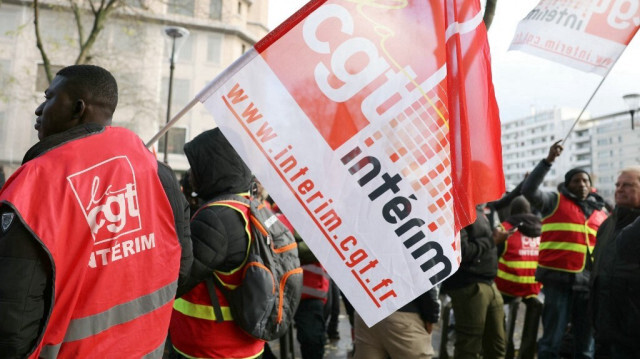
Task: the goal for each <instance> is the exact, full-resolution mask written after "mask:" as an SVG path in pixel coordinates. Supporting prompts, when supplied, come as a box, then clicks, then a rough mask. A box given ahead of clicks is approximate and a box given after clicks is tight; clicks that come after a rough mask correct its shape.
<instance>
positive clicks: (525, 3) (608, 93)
mask: <svg viewBox="0 0 640 359" xmlns="http://www.w3.org/2000/svg"><path fill="white" fill-rule="evenodd" d="M538 1H539V0H500V1H498V7H497V10H496V15H495V17H494V20H493V24H492V25H491V29H490V30H489V42H490V46H491V56H492V61H493V83H494V86H495V90H496V97H497V99H498V104H499V106H500V114H501V117H502V121H509V120H512V119H515V118H519V117H523V116H526V115H528V114H529V113H531V109H532V107H535V108H536V109H538V110H544V109H549V108H552V107H554V106H558V107H572V108H578V109H581V108H582V107H583V106H584V105H585V104H586V102H587V100H588V99H589V97H590V96H591V94H592V93H593V91H594V90H595V89H596V87H597V86H598V83H599V82H600V80H601V79H602V77H601V76H598V75H594V74H589V73H585V72H582V71H578V70H574V69H573V68H570V67H567V66H564V65H560V64H558V63H555V62H551V61H548V60H545V59H541V58H538V57H535V56H532V55H529V54H525V53H522V52H519V51H507V49H508V47H509V44H510V43H511V40H512V38H513V34H514V33H515V30H516V26H517V24H518V22H519V21H520V20H521V19H522V18H523V17H525V16H526V14H527V13H528V12H529V11H530V10H532V9H533V8H534V7H535V5H536V4H537V3H538ZM306 2H307V0H269V26H270V27H271V28H274V27H275V26H277V25H278V24H279V23H281V22H282V21H284V20H285V19H286V18H287V17H289V16H290V15H291V14H293V13H294V12H295V11H296V10H297V9H299V8H300V7H302V6H303V5H304V4H305V3H306ZM628 93H640V40H638V36H636V37H635V38H634V39H633V40H632V41H631V44H629V46H628V47H627V49H626V51H625V52H624V53H623V55H622V57H621V58H620V59H619V60H618V62H617V64H616V65H615V67H614V68H613V70H612V71H611V73H610V74H609V76H608V77H607V79H605V81H604V84H603V85H602V87H601V88H600V90H599V91H598V93H597V94H596V96H595V98H594V99H593V101H592V102H591V105H589V107H588V108H587V111H588V112H590V113H591V115H592V116H598V115H604V114H608V113H612V112H618V111H623V110H627V107H626V105H625V103H624V101H623V100H622V95H624V94H628Z"/></svg>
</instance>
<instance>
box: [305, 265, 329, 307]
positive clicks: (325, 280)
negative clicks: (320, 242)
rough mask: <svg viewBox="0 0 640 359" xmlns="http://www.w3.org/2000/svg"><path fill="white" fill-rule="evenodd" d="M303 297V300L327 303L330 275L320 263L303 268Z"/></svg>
mask: <svg viewBox="0 0 640 359" xmlns="http://www.w3.org/2000/svg"><path fill="white" fill-rule="evenodd" d="M302 273H303V276H302V296H301V299H302V300H305V299H310V298H311V299H322V301H323V302H324V303H326V302H327V296H328V293H329V274H328V273H327V271H326V270H324V268H323V267H322V265H321V264H320V263H312V264H305V265H303V266H302Z"/></svg>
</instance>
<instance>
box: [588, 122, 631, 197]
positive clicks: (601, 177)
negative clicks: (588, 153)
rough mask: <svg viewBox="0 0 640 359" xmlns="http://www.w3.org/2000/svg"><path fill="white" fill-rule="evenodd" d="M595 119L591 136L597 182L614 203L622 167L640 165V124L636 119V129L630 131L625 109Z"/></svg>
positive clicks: (602, 191) (601, 192) (597, 186)
mask: <svg viewBox="0 0 640 359" xmlns="http://www.w3.org/2000/svg"><path fill="white" fill-rule="evenodd" d="M636 117H637V115H636ZM594 122H595V125H594V130H593V131H592V140H591V144H592V146H593V148H594V150H593V169H594V172H595V173H596V176H595V179H594V183H595V186H596V188H597V189H598V193H600V194H601V195H602V196H603V197H604V198H605V199H607V200H609V201H610V202H611V203H614V197H613V194H614V191H615V183H616V180H617V179H618V174H619V172H620V170H622V169H623V168H625V167H628V166H638V165H640V150H639V149H640V128H639V127H638V122H637V121H636V126H635V130H634V131H631V121H630V116H629V114H628V113H626V112H624V113H621V114H618V115H615V116H611V117H606V118H603V119H599V120H597V121H594Z"/></svg>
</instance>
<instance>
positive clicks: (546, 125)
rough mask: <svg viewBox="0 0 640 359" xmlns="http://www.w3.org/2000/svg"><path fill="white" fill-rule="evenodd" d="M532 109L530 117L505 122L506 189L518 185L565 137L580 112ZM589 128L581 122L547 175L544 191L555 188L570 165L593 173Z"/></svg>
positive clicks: (565, 109)
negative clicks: (554, 144) (555, 143)
mask: <svg viewBox="0 0 640 359" xmlns="http://www.w3.org/2000/svg"><path fill="white" fill-rule="evenodd" d="M532 112H533V113H532V114H531V115H529V116H527V117H523V118H519V119H514V120H505V121H503V123H502V160H503V170H504V175H505V181H506V185H507V189H510V188H513V187H515V186H516V185H517V184H518V183H520V182H521V181H522V180H523V179H524V178H525V175H526V174H527V173H528V172H531V170H533V168H534V167H535V166H536V165H537V164H538V162H540V160H541V159H543V158H546V157H547V154H548V153H549V147H550V146H551V144H553V143H554V142H556V141H559V140H562V139H564V138H565V137H566V135H567V133H569V130H570V128H571V126H572V124H573V122H574V121H575V119H576V117H577V116H578V114H579V111H578V110H575V109H569V108H554V109H550V110H544V111H532ZM589 127H590V125H589V123H588V122H586V121H580V123H578V125H577V126H576V128H575V129H574V130H573V131H572V132H571V135H570V136H569V138H568V139H567V141H566V143H565V144H564V148H565V149H564V152H563V153H562V156H560V157H558V158H557V159H556V162H555V163H554V165H553V167H552V168H551V172H550V173H549V174H548V175H547V177H546V178H545V181H544V183H543V188H544V189H545V190H553V189H555V188H556V186H557V185H558V183H560V182H562V181H563V176H564V173H565V172H567V171H568V170H570V169H571V168H574V167H580V168H584V169H586V170H587V171H589V172H591V158H590V155H591V138H590V136H589Z"/></svg>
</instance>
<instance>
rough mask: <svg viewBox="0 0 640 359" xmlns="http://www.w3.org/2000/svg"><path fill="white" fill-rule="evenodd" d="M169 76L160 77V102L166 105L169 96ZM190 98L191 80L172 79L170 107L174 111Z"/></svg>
mask: <svg viewBox="0 0 640 359" xmlns="http://www.w3.org/2000/svg"><path fill="white" fill-rule="evenodd" d="M168 89H169V78H168V77H163V78H162V91H161V92H160V103H163V104H165V105H166V103H167V97H168V96H169V91H168ZM190 100H191V81H190V80H187V79H176V78H174V79H173V90H172V91H171V108H172V112H174V113H176V112H177V111H179V110H180V109H182V107H184V106H185V105H186V104H187V103H189V101H190Z"/></svg>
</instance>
